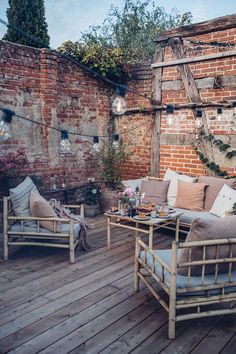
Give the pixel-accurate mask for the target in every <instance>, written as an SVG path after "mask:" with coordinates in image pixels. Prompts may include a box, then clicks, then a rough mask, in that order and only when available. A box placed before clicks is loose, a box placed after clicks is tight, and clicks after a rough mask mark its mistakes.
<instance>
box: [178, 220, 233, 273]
mask: <svg viewBox="0 0 236 354" xmlns="http://www.w3.org/2000/svg"><path fill="white" fill-rule="evenodd" d="M235 230H236V215H234V216H228V217H226V218H223V219H216V220H214V221H212V219H200V218H199V219H195V220H194V221H193V222H192V225H191V228H190V231H189V233H188V236H187V238H186V240H185V242H193V241H203V240H216V239H220V238H226V239H227V238H236V233H235ZM191 249H192V253H191V259H192V260H195V261H197V260H202V259H203V247H199V246H196V247H192V248H191ZM232 251H233V257H236V245H235V246H233V247H232ZM229 256H230V247H229V246H225V245H223V246H220V249H219V258H227V257H229ZM189 257H190V254H189V248H184V249H182V251H181V253H180V258H179V264H181V263H185V262H189ZM216 257H217V249H216V246H208V247H207V248H206V259H215V258H216ZM234 265H235V266H236V264H235V263H234ZM234 268H235V267H234ZM228 270H229V263H228V264H227V263H222V265H221V266H219V272H228ZM187 271H188V267H183V268H179V269H178V274H181V275H187ZM201 271H202V268H201V267H200V266H194V267H193V266H192V267H191V275H200V274H201ZM214 272H215V266H213V265H208V266H206V268H205V274H210V273H214Z"/></svg>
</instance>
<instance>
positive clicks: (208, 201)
mask: <svg viewBox="0 0 236 354" xmlns="http://www.w3.org/2000/svg"><path fill="white" fill-rule="evenodd" d="M235 181H236V179H235V178H230V179H224V178H219V177H211V176H200V177H199V178H198V182H199V183H205V184H207V186H208V187H207V188H206V193H205V200H204V210H205V211H209V210H210V209H211V208H212V205H213V204H214V201H215V199H216V197H217V195H218V193H219V192H220V190H221V188H222V187H223V185H224V184H227V185H228V186H229V187H231V188H233V186H234V183H235ZM198 182H197V183H198Z"/></svg>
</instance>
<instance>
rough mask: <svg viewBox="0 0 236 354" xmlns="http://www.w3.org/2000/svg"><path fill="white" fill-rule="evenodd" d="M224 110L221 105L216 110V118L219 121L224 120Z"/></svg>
mask: <svg viewBox="0 0 236 354" xmlns="http://www.w3.org/2000/svg"><path fill="white" fill-rule="evenodd" d="M222 113H223V111H222V108H221V107H218V108H217V110H216V119H217V120H218V122H221V121H222V120H223V114H222Z"/></svg>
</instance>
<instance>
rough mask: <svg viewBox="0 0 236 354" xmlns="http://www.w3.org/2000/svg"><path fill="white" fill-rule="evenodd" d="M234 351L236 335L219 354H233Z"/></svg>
mask: <svg viewBox="0 0 236 354" xmlns="http://www.w3.org/2000/svg"><path fill="white" fill-rule="evenodd" d="M235 349H236V334H235V335H234V336H233V337H232V338H231V340H230V341H229V342H228V343H227V344H226V345H225V347H224V348H223V349H222V351H221V354H233V353H235Z"/></svg>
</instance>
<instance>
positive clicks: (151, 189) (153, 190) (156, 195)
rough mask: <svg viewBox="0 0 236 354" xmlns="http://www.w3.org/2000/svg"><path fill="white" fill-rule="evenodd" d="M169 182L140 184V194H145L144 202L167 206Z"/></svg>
mask: <svg viewBox="0 0 236 354" xmlns="http://www.w3.org/2000/svg"><path fill="white" fill-rule="evenodd" d="M169 184H170V181H157V180H148V181H143V182H142V184H141V192H142V193H145V196H144V200H145V201H147V202H149V203H155V204H159V205H165V204H167V191H168V188H169Z"/></svg>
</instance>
